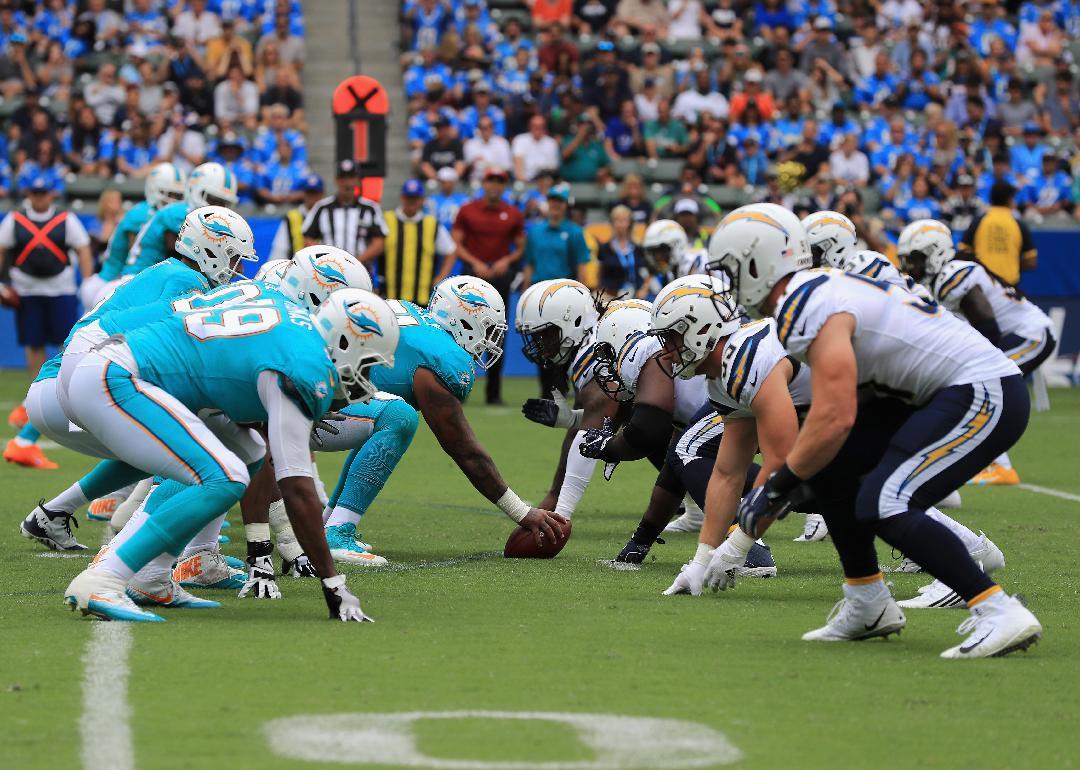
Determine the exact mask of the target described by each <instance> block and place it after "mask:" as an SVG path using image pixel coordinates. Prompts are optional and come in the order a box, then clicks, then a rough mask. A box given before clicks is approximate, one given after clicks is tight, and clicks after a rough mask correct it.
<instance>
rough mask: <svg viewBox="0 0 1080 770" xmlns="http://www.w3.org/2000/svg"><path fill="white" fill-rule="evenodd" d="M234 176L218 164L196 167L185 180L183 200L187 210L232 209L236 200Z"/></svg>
mask: <svg viewBox="0 0 1080 770" xmlns="http://www.w3.org/2000/svg"><path fill="white" fill-rule="evenodd" d="M238 195H239V194H238V192H237V182H236V174H234V173H233V172H231V171H229V169H227V168H225V167H224V166H223V165H221V164H220V163H203V164H202V165H201V166H196V167H195V170H194V171H192V172H191V174H190V175H189V176H188V178H187V186H186V187H185V189H184V199H185V200H186V201H187V204H188V209H197V208H199V207H200V206H224V207H226V208H232V207H233V206H235V205H236V201H237V200H238Z"/></svg>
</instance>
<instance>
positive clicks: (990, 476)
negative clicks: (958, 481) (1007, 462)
mask: <svg viewBox="0 0 1080 770" xmlns="http://www.w3.org/2000/svg"><path fill="white" fill-rule="evenodd" d="M1019 483H1020V474H1019V473H1017V472H1016V468H1006V467H1005V466H1004V465H999V464H998V463H990V464H989V465H988V466H986V468H984V469H983V470H981V471H979V472H978V473H977V474H975V476H974V477H973V478H972V479H971V480H970V481H968V484H974V485H975V486H987V487H990V486H997V487H1015V486H1016V485H1017V484H1019Z"/></svg>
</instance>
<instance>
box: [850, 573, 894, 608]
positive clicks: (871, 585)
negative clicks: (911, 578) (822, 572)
mask: <svg viewBox="0 0 1080 770" xmlns="http://www.w3.org/2000/svg"><path fill="white" fill-rule="evenodd" d="M882 591H888V589H887V588H886V587H885V580H884V579H883V576H882V574H881V573H880V572H878V573H877V574H876V575H868V576H866V577H861V578H847V579H845V580H844V596H846V597H848V598H849V599H859V600H860V601H864V602H867V601H873V600H874V599H877V598H878V595H879V594H880V593H881V592H882Z"/></svg>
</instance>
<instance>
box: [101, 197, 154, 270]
mask: <svg viewBox="0 0 1080 770" xmlns="http://www.w3.org/2000/svg"><path fill="white" fill-rule="evenodd" d="M153 216H154V209H153V208H151V206H150V204H149V203H147V202H146V201H141V202H139V203H136V204H135V205H134V206H132V207H131V208H130V209H128V211H127V213H126V214H124V216H123V218H121V220H120V222H119V224H117V225H116V229H115V230H113V234H112V237H111V238H109V245H108V246H106V247H105V261H104V262H102V263H101V270H100V271H98V275H100V276H101V278H102V280H105V281H115V280H116V279H117V278H119V277H120V275H121V273H123V271H124V266H125V265H126V264H127V258H128V240H129V238H128V236H131V237H132V238H134V237H136V236H138V234H139V231H140V230H142V229H143V226H144V225H145V224H146V223H147V222H149V221H150V219H151V217H153Z"/></svg>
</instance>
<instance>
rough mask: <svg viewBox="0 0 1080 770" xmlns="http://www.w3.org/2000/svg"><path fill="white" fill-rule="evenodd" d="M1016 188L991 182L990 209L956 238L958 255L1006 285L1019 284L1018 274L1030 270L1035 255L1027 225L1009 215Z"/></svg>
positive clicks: (1003, 183)
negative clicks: (974, 262) (992, 184)
mask: <svg viewBox="0 0 1080 770" xmlns="http://www.w3.org/2000/svg"><path fill="white" fill-rule="evenodd" d="M1015 195H1016V188H1014V187H1013V186H1012V185H1011V184H1009V183H1008V182H995V183H994V186H993V187H992V188H991V190H990V208H989V209H988V210H987V211H986V213H985V214H980V215H979V216H977V217H976V218H975V219H974V220H973V221H972V223H971V225H970V226H969V227H968V229H967V230H966V231H965V232H964V235H963V236H962V237H961V238H960V243H959V245H958V246H957V251H958V252H959V255H960V256H961V257H962V258H963V257H971V256H974V258H975V259H976V260H977V261H978V262H980V263H981V264H982V265H983V267H985V268H986V269H987V270H989V271H990V273H992V274H993V275H995V276H996V277H997V278H998V279H1000V280H1001V281H1002V282H1003V283H1005V284H1007V285H1009V286H1015V285H1016V284H1018V283H1019V282H1020V274H1021V272H1023V271H1026V270H1034V269H1035V267H1036V265H1037V262H1038V252H1037V251H1036V250H1035V243H1034V242H1033V241H1032V240H1031V232H1030V231H1029V230H1028V228H1027V225H1025V224H1024V223H1023V221H1021V220H1020V219H1019V218H1018V217H1017V216H1016V215H1015V214H1013V210H1012V208H1013V198H1014V196H1015Z"/></svg>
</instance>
